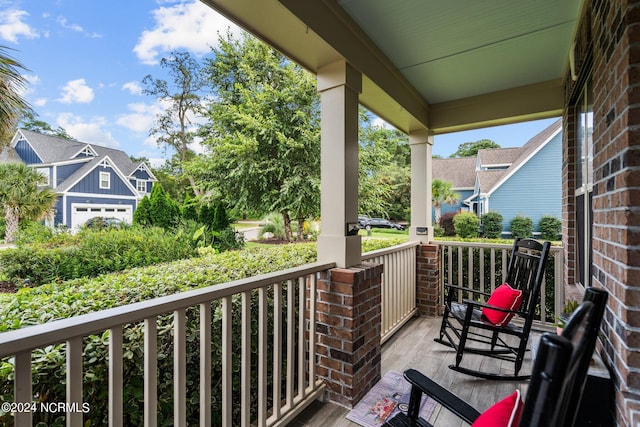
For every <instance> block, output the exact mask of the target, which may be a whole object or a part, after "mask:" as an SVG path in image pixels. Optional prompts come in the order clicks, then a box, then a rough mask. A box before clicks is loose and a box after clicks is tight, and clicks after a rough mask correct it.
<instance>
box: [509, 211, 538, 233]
mask: <svg viewBox="0 0 640 427" xmlns="http://www.w3.org/2000/svg"><path fill="white" fill-rule="evenodd" d="M510 226H511V235H512V236H513V238H514V239H515V238H516V237H520V238H521V239H525V238H527V237H531V235H532V234H533V221H532V220H531V218H529V217H525V216H522V215H518V216H516V217H514V218H513V219H512V220H511V224H510Z"/></svg>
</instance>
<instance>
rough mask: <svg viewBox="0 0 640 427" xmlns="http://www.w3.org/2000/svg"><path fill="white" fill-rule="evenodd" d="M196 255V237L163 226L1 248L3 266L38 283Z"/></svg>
mask: <svg viewBox="0 0 640 427" xmlns="http://www.w3.org/2000/svg"><path fill="white" fill-rule="evenodd" d="M193 255H195V244H194V242H193V241H192V238H191V236H189V235H186V234H184V233H183V234H180V233H177V234H174V233H169V232H167V231H165V230H163V229H160V228H157V227H152V228H136V227H134V228H130V229H111V228H110V229H104V230H82V231H81V232H80V233H78V234H77V235H75V236H73V237H69V238H65V239H54V240H51V241H50V242H49V243H47V244H34V245H19V246H18V247H17V248H14V249H6V250H3V251H0V269H1V270H2V272H3V273H4V274H6V275H7V276H8V277H10V278H11V280H13V281H16V282H21V281H24V280H25V279H29V280H30V281H31V282H32V283H33V284H35V285H41V284H44V283H48V282H52V281H57V282H60V281H65V280H70V279H76V278H79V277H95V276H98V275H100V274H104V273H109V272H114V271H122V270H125V269H128V268H132V267H141V266H146V265H151V264H157V263H161V262H167V261H174V260H178V259H183V258H188V257H191V256H193Z"/></svg>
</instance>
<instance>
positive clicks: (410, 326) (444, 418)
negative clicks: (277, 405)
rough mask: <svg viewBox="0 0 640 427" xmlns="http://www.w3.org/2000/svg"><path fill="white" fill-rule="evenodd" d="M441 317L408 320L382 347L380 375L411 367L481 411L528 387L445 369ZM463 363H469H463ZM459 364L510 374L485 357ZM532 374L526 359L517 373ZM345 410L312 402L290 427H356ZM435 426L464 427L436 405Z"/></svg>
mask: <svg viewBox="0 0 640 427" xmlns="http://www.w3.org/2000/svg"><path fill="white" fill-rule="evenodd" d="M440 321H441V318H440V317H416V318H414V319H412V320H411V321H409V323H407V325H405V326H404V327H403V328H402V329H401V330H400V331H399V332H398V333H396V335H395V336H394V337H393V338H391V339H390V340H389V341H387V342H386V343H385V344H384V345H383V346H382V374H383V375H384V373H385V372H387V371H397V372H403V371H404V370H405V369H407V368H414V369H417V370H418V371H420V372H422V373H424V374H425V375H427V376H429V377H430V378H432V379H433V380H435V381H436V382H438V383H439V384H440V385H442V386H443V387H446V388H448V389H449V390H450V391H452V392H453V393H455V394H457V395H458V396H460V397H461V398H463V399H465V400H466V401H467V402H468V403H469V404H471V405H472V406H473V407H475V408H477V409H478V410H480V411H483V410H485V409H486V408H488V407H489V406H491V405H492V404H493V403H495V402H497V401H498V400H500V399H502V398H503V397H505V396H507V395H509V394H511V393H513V391H514V390H515V389H516V388H517V389H520V391H521V392H522V393H523V395H524V394H526V389H527V385H528V382H506V381H489V380H483V379H478V378H473V377H469V376H467V375H463V374H460V373H458V372H455V371H452V370H451V369H449V368H448V366H449V364H451V363H453V362H454V356H455V354H454V353H453V350H451V349H448V348H447V347H445V346H443V345H441V344H437V343H435V342H434V341H433V338H435V337H436V335H437V333H438V330H439V327H440ZM467 358H468V359H467ZM463 363H464V365H465V366H467V367H472V368H474V369H478V368H479V369H481V370H491V371H494V372H495V371H497V370H498V369H503V368H502V364H503V363H504V365H505V367H504V371H506V372H512V366H513V364H512V363H507V362H502V361H500V360H495V359H491V358H487V357H479V356H475V355H465V357H464V360H463ZM530 371H531V358H530V356H529V355H528V356H527V358H526V360H525V364H524V366H523V368H522V372H530ZM348 413H349V409H347V408H344V407H342V406H339V405H336V404H333V403H325V402H320V401H316V402H314V403H312V404H311V405H310V406H309V407H308V408H307V409H306V410H305V411H304V412H303V413H301V414H300V415H299V416H298V417H297V418H296V419H295V420H294V421H293V422H292V423H290V424H289V426H292V427H303V426H304V427H357V426H358V424H355V423H352V422H351V421H349V420H347V419H346V418H345V417H346V416H347V414H348ZM429 422H430V423H431V424H433V425H436V426H438V425H439V426H447V427H456V426H466V425H467V424H466V423H463V422H460V420H459V419H458V418H456V417H454V416H452V415H451V413H449V412H448V411H446V410H444V409H442V407H440V406H438V407H437V408H436V410H435V411H434V412H433V415H432V416H431V418H430V419H429Z"/></svg>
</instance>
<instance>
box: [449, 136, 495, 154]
mask: <svg viewBox="0 0 640 427" xmlns="http://www.w3.org/2000/svg"><path fill="white" fill-rule="evenodd" d="M485 148H500V145H498V144H497V143H495V142H493V141H492V140H490V139H481V140H479V141H476V142H464V143H462V144H460V145H459V146H458V150H456V152H455V153H453V154H451V155H450V156H449V157H473V156H475V155H476V154H478V151H480V150H483V149H485Z"/></svg>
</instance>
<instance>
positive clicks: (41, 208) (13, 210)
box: [0, 163, 56, 243]
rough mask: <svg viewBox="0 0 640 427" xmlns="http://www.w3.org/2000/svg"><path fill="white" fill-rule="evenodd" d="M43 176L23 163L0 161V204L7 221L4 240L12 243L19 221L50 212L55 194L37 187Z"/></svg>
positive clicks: (38, 217)
mask: <svg viewBox="0 0 640 427" xmlns="http://www.w3.org/2000/svg"><path fill="white" fill-rule="evenodd" d="M42 181H43V176H42V175H41V174H40V173H39V172H38V171H36V170H35V169H32V168H30V167H28V166H26V165H24V164H22V163H3V164H0V206H2V210H3V211H4V219H5V222H6V231H5V238H4V240H5V242H7V243H11V242H13V240H14V238H15V233H16V232H17V231H18V225H19V224H20V221H22V220H25V219H33V220H39V219H42V218H43V217H45V216H46V215H47V214H48V213H50V212H51V209H52V208H53V205H54V204H55V202H56V193H55V192H54V191H53V190H52V189H50V188H49V187H39V184H41V183H42Z"/></svg>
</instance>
